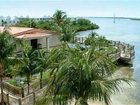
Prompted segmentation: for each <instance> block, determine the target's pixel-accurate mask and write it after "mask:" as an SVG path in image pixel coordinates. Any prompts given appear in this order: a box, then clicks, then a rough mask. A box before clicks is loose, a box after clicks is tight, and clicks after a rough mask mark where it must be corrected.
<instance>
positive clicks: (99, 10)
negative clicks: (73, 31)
mask: <svg viewBox="0 0 140 105" xmlns="http://www.w3.org/2000/svg"><path fill="white" fill-rule="evenodd" d="M57 9H59V10H63V11H65V12H67V14H68V16H113V14H114V13H115V14H116V16H120V17H139V18H140V0H0V15H1V16H27V15H28V16H30V17H42V16H44V15H46V16H52V14H53V13H54V12H55V11H56V10H57Z"/></svg>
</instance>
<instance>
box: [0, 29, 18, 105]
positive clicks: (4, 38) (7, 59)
mask: <svg viewBox="0 0 140 105" xmlns="http://www.w3.org/2000/svg"><path fill="white" fill-rule="evenodd" d="M15 42H16V39H15V38H14V37H12V35H10V34H9V33H8V30H6V28H5V29H4V32H2V33H0V82H1V102H2V105H3V77H4V74H5V73H6V72H5V70H7V68H8V67H9V64H10V63H11V62H13V61H14V60H15V59H14V58H12V56H14V51H15V50H16V43H15ZM5 75H6V74H5Z"/></svg>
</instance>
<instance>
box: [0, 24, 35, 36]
mask: <svg viewBox="0 0 140 105" xmlns="http://www.w3.org/2000/svg"><path fill="white" fill-rule="evenodd" d="M29 30H33V28H26V27H9V32H10V33H11V34H13V35H16V34H18V33H21V32H26V31H29ZM0 31H1V32H3V31H4V27H2V26H0Z"/></svg>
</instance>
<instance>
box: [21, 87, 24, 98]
mask: <svg viewBox="0 0 140 105" xmlns="http://www.w3.org/2000/svg"><path fill="white" fill-rule="evenodd" d="M21 95H22V98H23V97H24V88H23V87H22V88H21Z"/></svg>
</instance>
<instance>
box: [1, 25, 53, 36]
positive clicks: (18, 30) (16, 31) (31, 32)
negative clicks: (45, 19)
mask: <svg viewBox="0 0 140 105" xmlns="http://www.w3.org/2000/svg"><path fill="white" fill-rule="evenodd" d="M3 31H4V27H1V26H0V32H3ZM9 32H10V33H11V34H12V35H14V36H15V37H16V38H37V37H44V36H46V37H49V36H50V35H53V34H55V33H53V32H51V31H48V30H42V29H34V28H26V27H10V28H9Z"/></svg>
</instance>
